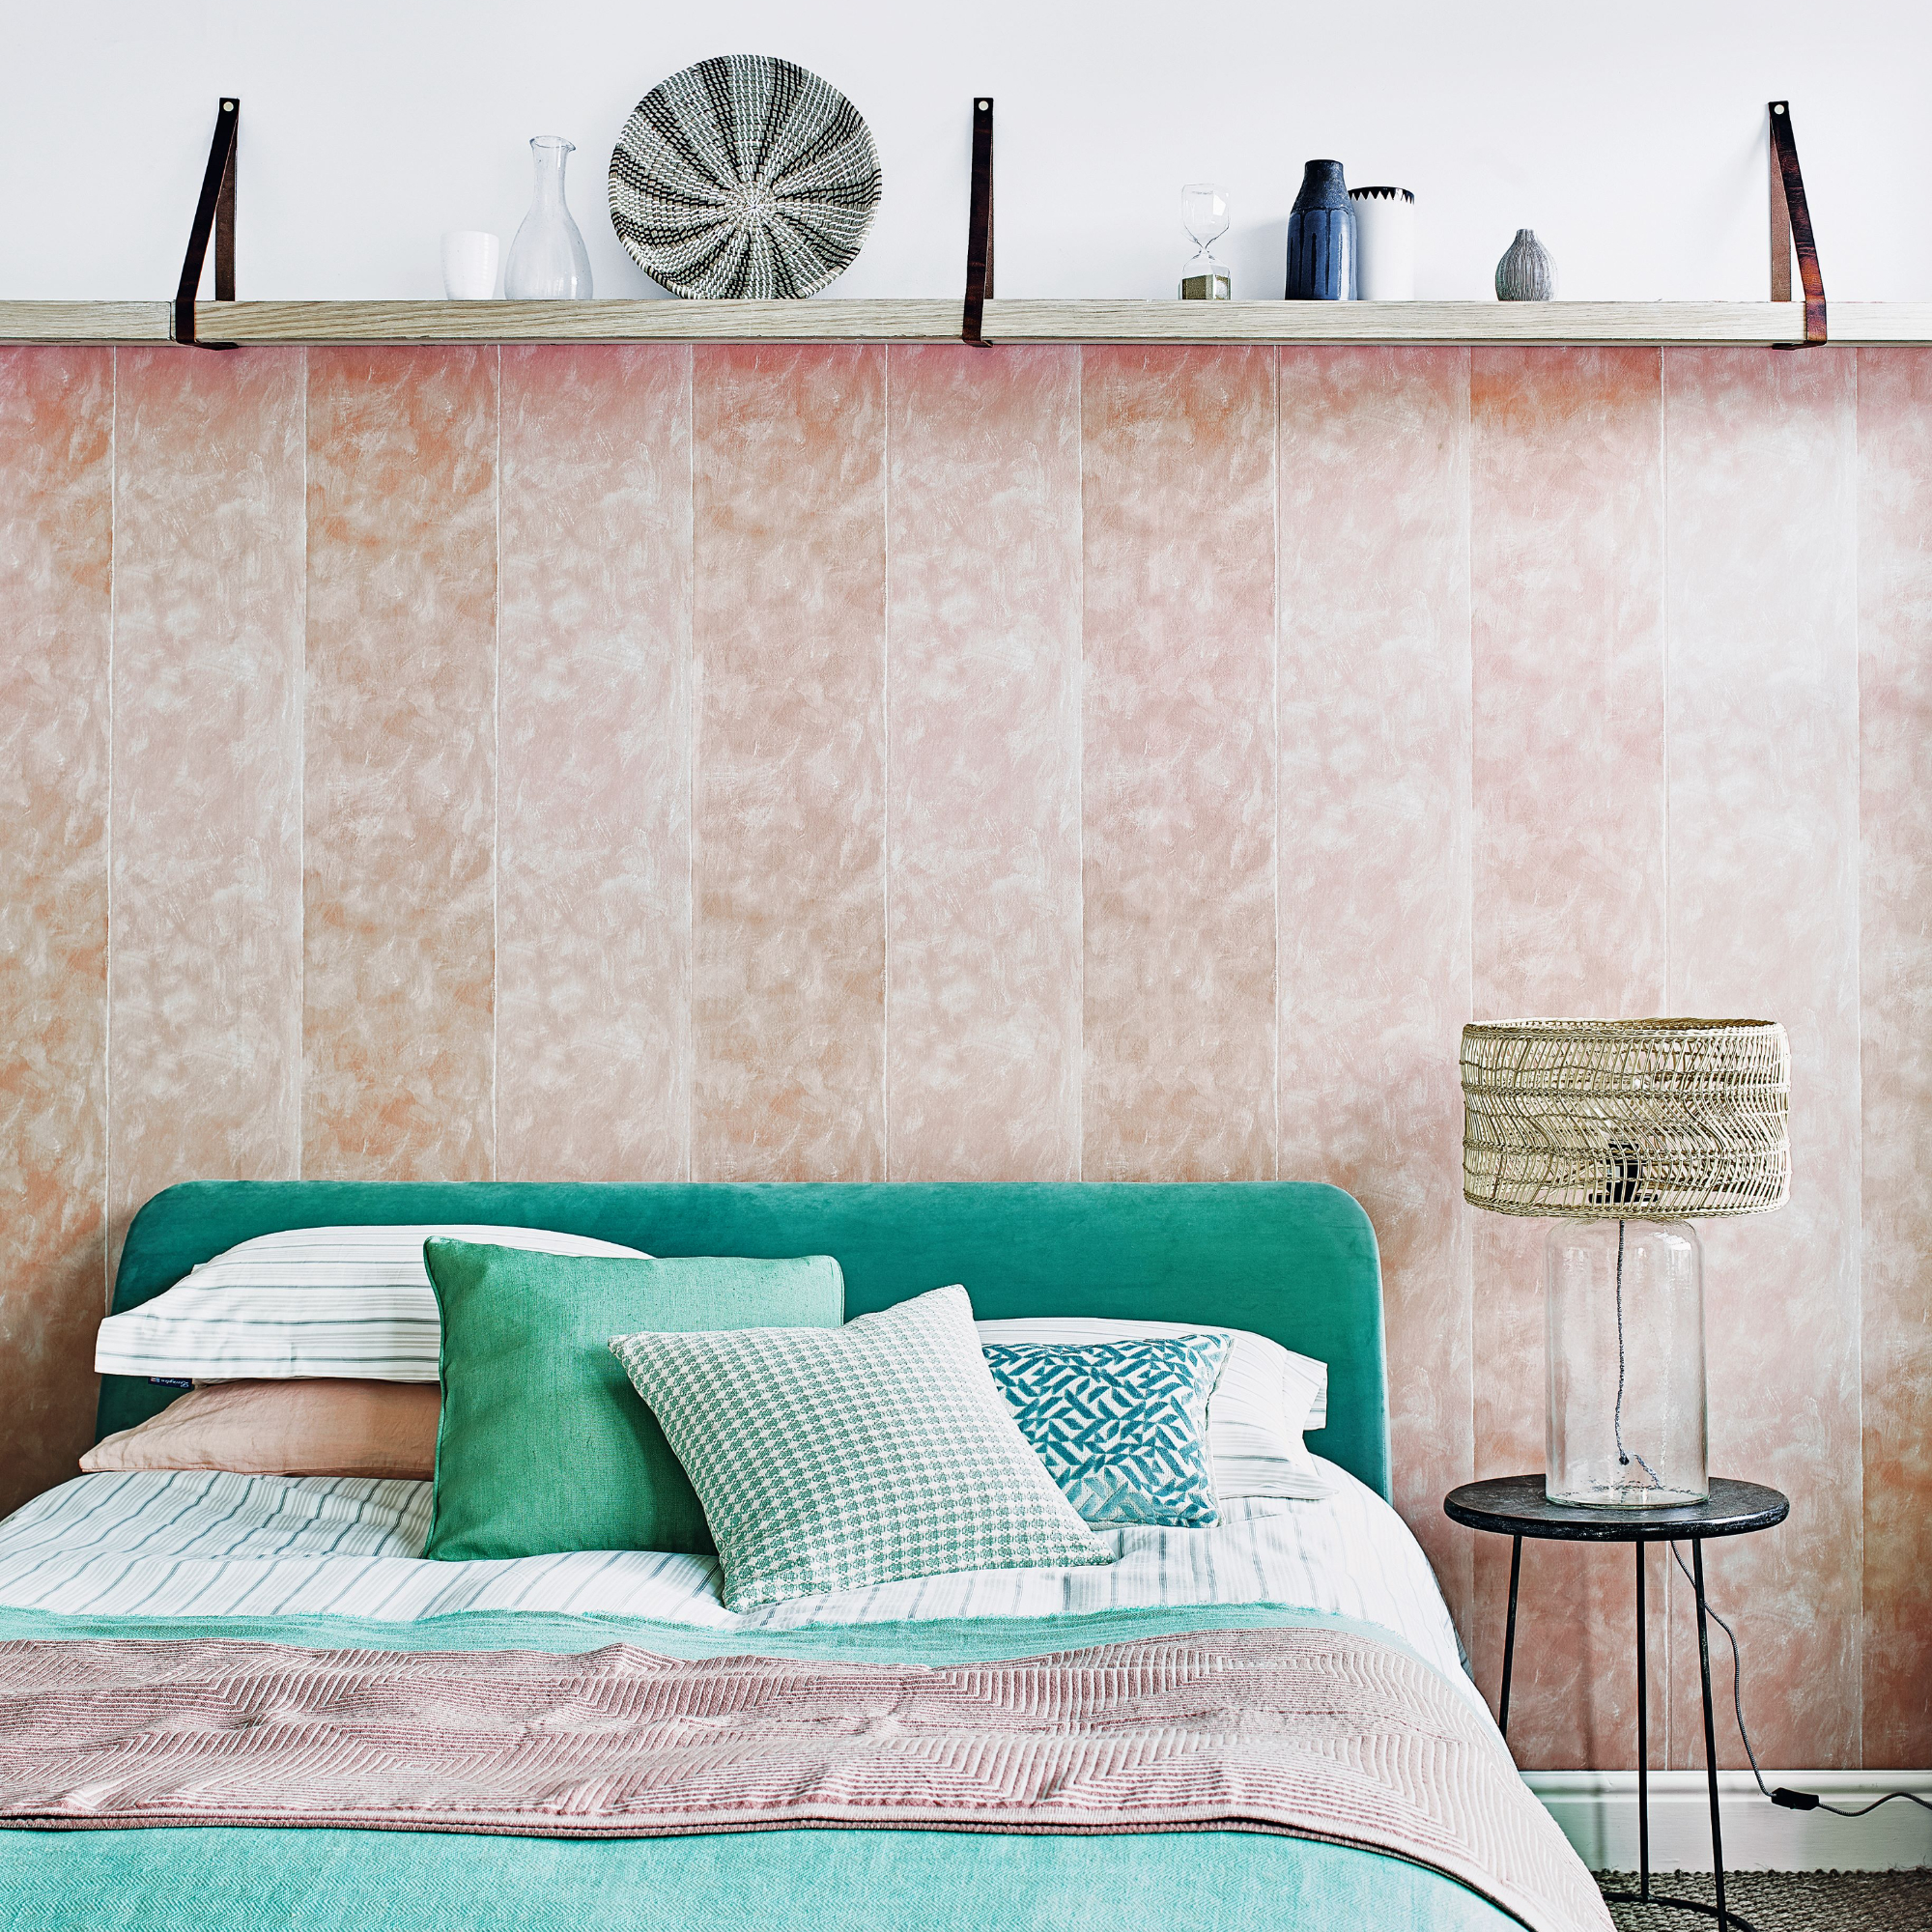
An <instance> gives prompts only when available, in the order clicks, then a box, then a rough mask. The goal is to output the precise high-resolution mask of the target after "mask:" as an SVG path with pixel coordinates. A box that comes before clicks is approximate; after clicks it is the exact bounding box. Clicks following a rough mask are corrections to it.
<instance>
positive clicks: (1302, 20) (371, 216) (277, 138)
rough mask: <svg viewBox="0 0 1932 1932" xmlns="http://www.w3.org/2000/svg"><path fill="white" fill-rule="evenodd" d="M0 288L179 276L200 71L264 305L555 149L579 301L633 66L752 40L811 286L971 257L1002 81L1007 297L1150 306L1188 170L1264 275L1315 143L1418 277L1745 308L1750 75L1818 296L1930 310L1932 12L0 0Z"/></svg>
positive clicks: (1755, 117)
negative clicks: (1804, 206)
mask: <svg viewBox="0 0 1932 1932" xmlns="http://www.w3.org/2000/svg"><path fill="white" fill-rule="evenodd" d="M0 22H4V35H3V36H0V46H4V50H5V51H4V58H0V127H4V128H6V141H5V146H4V149H0V207H4V209H5V210H6V214H5V225H4V237H5V245H4V248H0V298H45V299H74V298H109V297H119V298H143V297H146V298H159V297H165V296H169V295H171V294H172V293H173V290H174V283H175V279H176V277H177V275H178V274H179V273H180V268H181V257H182V252H183V249H184V246H185V242H186V238H187V229H188V222H189V218H190V216H191V214H192V213H193V206H194V198H195V193H196V190H197V188H198V186H199V184H200V178H201V171H202V167H203V164H204V162H205V160H206V157H207V152H208V141H209V135H210V132H211V128H212V125H213V115H214V102H215V98H216V96H217V95H218V94H221V93H223V92H234V93H237V94H239V95H240V96H241V101H242V128H241V178H240V203H239V222H240V233H239V239H238V273H239V280H240V287H241V294H242V296H244V297H256V298H274V297H280V298H297V297H312V298H345V297H357V296H359V297H368V298H378V297H392V298H393V297H411V296H414V297H422V296H438V295H440V294H441V292H442V291H441V281H440V269H439V264H438V238H439V236H440V233H441V231H442V230H444V229H445V228H453V227H477V228H494V229H496V230H497V232H498V233H499V234H500V235H501V236H502V237H503V241H504V246H505V249H506V250H507V247H508V243H509V239H510V237H511V235H512V234H513V233H514V232H515V229H516V226H517V223H518V222H519V220H520V219H521V218H522V216H523V213H524V211H525V208H526V206H527V203H528V196H529V185H528V161H527V152H526V148H525V145H524V144H525V142H526V139H527V137H528V136H529V135H531V134H536V133H561V134H565V135H568V136H569V137H570V139H572V140H573V141H575V142H576V143H577V146H578V153H577V155H576V156H574V157H573V160H572V163H571V166H572V170H573V172H572V176H571V182H570V200H571V206H572V209H573V210H574V212H575V213H576V215H577V219H578V222H579V224H580V225H581V226H582V229H583V232H584V236H585V238H586V240H587V241H588V242H589V245H590V256H591V262H592V264H593V268H594V272H595V278H596V285H597V293H598V294H599V295H603V296H619V295H633V296H636V295H647V294H651V293H654V292H655V291H654V290H653V289H652V287H651V285H650V284H649V283H648V282H647V281H646V280H645V278H644V276H643V275H642V273H641V272H640V271H639V270H638V269H637V268H636V267H635V266H634V265H633V264H632V263H631V261H630V259H629V258H628V257H627V256H626V255H625V254H624V252H623V250H622V248H621V247H620V246H619V245H618V243H617V241H616V238H615V236H614V235H613V234H612V232H611V223H610V219H609V216H608V214H607V213H606V212H605V209H606V204H605V172H606V169H607V168H608V166H609V162H610V156H611V145H612V143H613V141H614V140H615V138H616V135H617V132H618V130H619V128H621V127H622V125H623V122H624V120H625V117H626V115H627V114H628V113H629V111H630V109H631V108H632V106H633V105H634V104H635V103H636V101H637V99H639V96H640V95H642V94H643V93H644V92H645V91H646V90H647V89H648V88H649V87H651V86H652V85H653V84H654V83H655V82H657V81H659V80H661V79H662V78H664V76H665V75H667V74H668V73H671V72H674V71H676V70H677V69H679V68H681V67H684V66H687V65H688V64H690V63H691V62H693V61H696V60H699V59H702V58H703V57H704V56H706V55H709V54H720V53H770V54H781V55H784V56H786V57H787V58H789V59H792V60H795V61H798V62H799V63H801V64H802V65H803V66H805V67H808V68H810V69H811V70H813V71H815V72H818V73H820V74H823V75H824V76H825V77H826V78H827V79H828V80H830V81H831V82H832V83H833V84H834V85H835V86H837V87H839V88H841V89H842V90H843V91H844V92H845V93H846V94H847V95H848V96H850V98H851V99H852V100H853V102H854V103H855V104H856V105H857V107H858V109H859V111H860V112H861V113H862V114H863V115H864V116H865V117H866V119H867V122H868V123H869V124H870V126H871V128H872V132H873V136H874V138H875V139H876V141H877V142H878V146H879V150H880V154H881V156H882V158H883V161H884V166H885V177H886V186H885V199H884V201H883V203H882V205H881V207H880V209H879V213H878V215H877V217H876V219H875V221H874V224H873V228H872V232H871V235H870V237H869V239H868V240H867V244H866V248H865V252H864V253H863V254H862V255H861V256H860V258H859V260H858V262H857V263H856V264H855V265H854V266H853V268H852V269H851V270H850V271H849V272H848V273H847V274H846V275H845V276H844V277H843V278H842V279H841V280H839V281H838V282H837V283H835V284H834V285H833V288H832V289H831V290H830V291H829V293H830V294H833V295H840V296H937V295H952V294H955V293H957V292H958V291H959V290H960V289H961V287H962V286H963V282H964V274H965V269H964V263H965V221H966V184H967V161H968V154H969V148H970V128H969V123H970V103H971V99H972V97H973V95H974V94H975V93H976V92H988V93H991V94H992V95H994V96H995V97H996V99H997V101H998V108H997V117H998V118H997V143H998V209H999V230H998V270H999V293H1000V294H1002V295H1008V296H1045V295H1059V296H1101V295H1109V296H1171V295H1173V293H1174V283H1175V276H1176V273H1177V271H1178V270H1179V265H1180V262H1181V260H1182V259H1183V257H1184V255H1185V254H1186V253H1187V244H1186V242H1185V240H1184V238H1183V236H1182V234H1181V230H1180V227H1179V218H1178V214H1177V202H1178V197H1179V187H1180V185H1181V183H1182V182H1183V181H1192V180H1201V179H1211V180H1217V181H1219V182H1221V183H1222V184H1223V185H1225V186H1226V187H1227V188H1228V189H1229V191H1230V193H1231V195H1232V198H1233V204H1234V215H1235V226H1234V229H1233V231H1232V232H1231V234H1230V235H1229V237H1228V238H1227V240H1226V241H1224V242H1223V244H1222V246H1221V249H1220V251H1219V252H1220V253H1221V254H1222V256H1223V258H1224V259H1225V260H1227V261H1229V262H1230V263H1231V265H1232V267H1233V269H1234V271H1235V278H1236V295H1237V296H1241V297H1244V298H1262V297H1270V298H1271V297H1276V296H1279V295H1280V293H1281V255H1282V248H1283V240H1284V224H1285V222H1286V220H1287V216H1288V210H1289V206H1290V204H1291V202H1292V201H1293V197H1294V193H1295V189H1296V186H1297V185H1298V184H1299V181H1300V177H1301V164H1302V162H1303V160H1304V159H1306V158H1307V157H1308V156H1336V157H1338V158H1340V159H1341V160H1342V161H1343V162H1344V163H1345V165H1346V166H1347V169H1348V175H1349V180H1350V183H1351V184H1357V185H1360V184H1369V183H1393V184H1396V185H1401V186H1404V187H1408V188H1412V189H1413V190H1414V192H1415V194H1416V197H1417V200H1418V204H1419V210H1418V213H1419V217H1420V254H1419V261H1418V270H1417V278H1416V288H1417V294H1418V295H1421V296H1434V297H1444V298H1476V297H1485V296H1488V295H1489V294H1490V293H1491V289H1492V274H1493V271H1494V267H1495V262H1496V258H1497V256H1498V255H1500V254H1501V253H1502V251H1503V249H1504V248H1505V247H1506V246H1507V245H1508V243H1509V241H1510V238H1511V236H1512V235H1513V234H1514V233H1515V231H1516V229H1517V228H1518V227H1531V228H1534V229H1535V230H1536V232H1537V234H1538V235H1539V236H1540V237H1541V238H1542V239H1543V241H1545V242H1546V243H1547V244H1548V247H1549V249H1550V251H1551V253H1552V254H1553V255H1554V257H1555V259H1556V265H1557V273H1558V292H1559V294H1561V295H1563V296H1566V297H1577V298H1586V297H1600V298H1626V299H1647V298H1698V297H1703V298H1719V299H1752V298H1756V299H1761V298H1764V297H1765V296H1766V295H1767V294H1768V292H1769V291H1768V284H1767V270H1766V262H1765V257H1766V181H1765V102H1766V101H1767V100H1768V99H1772V98H1774V97H1777V96H1788V97H1789V98H1790V99H1791V101H1792V109H1793V119H1794V123H1795V125H1796V128H1797V130H1798V138H1799V148H1800V153H1801V155H1802V156H1803V159H1804V176H1805V182H1806V184H1807V185H1808V187H1809V189H1810V194H1811V206H1812V211H1813V214H1814V218H1815V220H1816V223H1817V229H1818V237H1819V251H1820V256H1821V259H1822V262H1823V266H1824V270H1825V280H1826V287H1827V289H1828V291H1829V292H1830V294H1831V295H1832V296H1833V297H1834V298H1845V299H1862V300H1911V299H1918V300H1925V299H1932V223H1928V220H1927V217H1926V209H1927V199H1928V194H1932V117H1928V115H1927V113H1926V111H1925V103H1924V91H1925V88H1926V85H1927V82H1928V79H1932V61H1928V55H1932V7H1927V6H1925V5H1924V4H1917V5H1907V4H1903V3H1902V0H1896V3H1895V4H1883V0H1850V4H1847V0H1839V4H1836V5H1833V6H1828V7H1820V6H1817V5H1815V4H1811V5H1801V4H1798V0H1597V4H1593V5H1580V4H1577V0H1463V4H1462V5H1448V4H1442V0H1383V4H1380V5H1378V6H1375V7H1366V6H1357V7H1353V8H1350V7H1347V6H1343V5H1335V4H1330V5H1327V6H1317V5H1312V4H1293V0H1205V4H1204V0H1164V4H1163V0H1110V4H1075V0H974V4H972V5H968V6H958V5H950V6H945V7H940V6H932V5H928V6H924V7H920V6H917V5H908V4H905V0H899V4H891V0H841V3H840V4H838V5H835V6H830V7H827V6H823V5H821V6H819V7H817V8H815V9H811V8H805V7H801V6H800V5H799V4H797V0H788V4H779V0H703V4H692V5H684V6H669V5H665V4H662V0H659V4H655V5H652V4H648V0H646V4H639V0H550V4H548V5H530V4H528V0H516V4H512V0H465V4H463V5H460V6H459V5H456V4H454V0H440V4H425V0H323V4H322V5H319V6H305V7H297V6H293V5H289V4H286V0H252V4H249V3H248V0H192V4H183V0H177V3H176V4H173V5H156V0H69V4H67V5H65V6H49V5H47V4H46V0H0Z"/></svg>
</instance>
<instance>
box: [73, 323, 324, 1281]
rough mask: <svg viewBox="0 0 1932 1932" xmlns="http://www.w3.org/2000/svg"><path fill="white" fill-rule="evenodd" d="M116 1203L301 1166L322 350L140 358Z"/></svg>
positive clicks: (116, 973) (132, 434)
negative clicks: (309, 601) (304, 710)
mask: <svg viewBox="0 0 1932 1932" xmlns="http://www.w3.org/2000/svg"><path fill="white" fill-rule="evenodd" d="M119 368H120V381H119V393H118V408H117V414H116V433H115V465H116V474H117V481H116V500H115V561H114V694H113V696H114V846H113V850H114V930H113V958H112V974H111V981H110V983H111V991H112V1014H111V1024H110V1032H109V1039H110V1055H109V1065H108V1097H109V1112H108V1123H107V1152H108V1177H109V1185H108V1205H109V1213H110V1226H111V1236H112V1245H113V1247H114V1249H115V1250H116V1251H117V1252H118V1250H119V1247H120V1243H121V1240H122V1239H123V1237H124V1236H125V1235H126V1232H127V1226H128V1220H129V1219H130V1218H131V1217H132V1215H133V1213H134V1212H135V1210H136V1209H137V1208H139V1207H140V1206H141V1204H142V1203H143V1202H144V1201H146V1200H147V1199H148V1198H149V1197H150V1196H151V1195H153V1194H156V1193H157V1192H159V1190H160V1189H161V1188H163V1187H166V1186H168V1185H169V1184H171V1183H172V1182H174V1181H177V1180H205V1179H217V1178H234V1179H289V1178H292V1177H293V1176H295V1175H296V1174H297V1173H298V1172H299V1171H300V1159H301V1121H300V1105H301V1098H300V1095H301V773H302V745H301V679H302V607H303V598H304V585H303V571H304V565H305V558H304V554H303V539H302V526H303V509H304V505H303V485H302V470H303V438H304V417H305V412H306V396H305V387H306V370H305V365H304V357H303V354H302V352H301V351H300V350H246V351H241V352H239V353H237V354H236V355H230V356H218V355H183V354H181V353H180V352H179V351H177V350H172V349H127V350H123V351H122V352H121V355H120V364H119Z"/></svg>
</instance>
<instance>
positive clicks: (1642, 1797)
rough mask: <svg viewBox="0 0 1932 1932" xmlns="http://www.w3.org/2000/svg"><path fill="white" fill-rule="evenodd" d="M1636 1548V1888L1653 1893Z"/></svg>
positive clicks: (1646, 1693)
mask: <svg viewBox="0 0 1932 1932" xmlns="http://www.w3.org/2000/svg"><path fill="white" fill-rule="evenodd" d="M1634 1548H1635V1550H1636V1865H1637V1872H1636V1890H1637V1896H1638V1897H1639V1898H1641V1899H1644V1900H1646V1901H1648V1899H1649V1897H1650V1644H1649V1641H1648V1640H1647V1638H1646V1637H1645V1635H1644V1628H1643V1545H1642V1544H1640V1543H1639V1544H1636V1545H1634Z"/></svg>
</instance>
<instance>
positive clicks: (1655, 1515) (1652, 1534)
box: [1442, 1476, 1791, 1543]
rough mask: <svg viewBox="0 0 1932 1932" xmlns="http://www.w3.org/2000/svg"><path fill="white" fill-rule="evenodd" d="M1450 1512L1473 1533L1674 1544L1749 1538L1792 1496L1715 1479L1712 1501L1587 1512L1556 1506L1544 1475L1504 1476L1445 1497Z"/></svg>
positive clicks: (1779, 1516) (1787, 1506) (1781, 1514)
mask: <svg viewBox="0 0 1932 1932" xmlns="http://www.w3.org/2000/svg"><path fill="white" fill-rule="evenodd" d="M1442 1513H1443V1515H1444V1516H1446V1517H1447V1518H1448V1519H1449V1520H1450V1521H1452V1522H1460V1523H1463V1525H1464V1526H1465V1527H1467V1528H1469V1529H1487V1530H1492V1531H1494V1532H1496V1533H1497V1534H1498V1535H1501V1536H1541V1537H1548V1538H1553V1539H1555V1540H1557V1541H1559V1542H1567V1543H1667V1542H1673V1541H1680V1540H1694V1539H1695V1538H1698V1537H1704V1536H1746V1535H1748V1534H1749V1533H1750V1532H1751V1531H1752V1530H1754V1529H1769V1528H1771V1527H1772V1525H1773V1524H1774V1523H1779V1522H1782V1521H1783V1520H1784V1519H1785V1518H1786V1517H1787V1516H1789V1515H1790V1514H1791V1502H1790V1498H1789V1497H1787V1496H1785V1495H1784V1494H1782V1493H1781V1492H1779V1491H1777V1490H1768V1489H1766V1488H1765V1487H1764V1486H1763V1485H1762V1484H1761V1483H1737V1482H1733V1481H1732V1480H1731V1479H1730V1478H1729V1477H1728V1476H1713V1477H1712V1478H1711V1499H1710V1501H1709V1502H1702V1503H1680V1504H1678V1505H1677V1506H1676V1507H1675V1508H1673V1509H1580V1508H1577V1506H1576V1505H1574V1504H1571V1503H1552V1502H1551V1501H1550V1500H1549V1499H1548V1496H1546V1495H1545V1494H1544V1493H1543V1478H1542V1477H1541V1476H1497V1477H1494V1478H1492V1480H1491V1481H1489V1482H1487V1483H1464V1484H1463V1487H1462V1488H1461V1489H1460V1490H1451V1491H1450V1492H1449V1493H1448V1494H1447V1495H1446V1496H1444V1497H1443V1498H1442Z"/></svg>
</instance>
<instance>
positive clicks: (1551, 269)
mask: <svg viewBox="0 0 1932 1932" xmlns="http://www.w3.org/2000/svg"><path fill="white" fill-rule="evenodd" d="M1555 294H1556V264H1555V263H1554V262H1552V261H1551V260H1550V259H1549V250H1548V248H1546V247H1545V246H1544V245H1543V243H1542V242H1541V241H1538V240H1537V239H1536V237H1535V235H1534V234H1533V233H1532V232H1531V231H1530V230H1529V229H1527V228H1519V229H1518V230H1517V231H1516V240H1515V241H1512V242H1511V243H1510V244H1509V246H1508V247H1507V248H1505V249H1504V250H1503V258H1502V260H1501V261H1500V262H1498V263H1497V264H1496V299H1497V300H1498V301H1506V302H1547V301H1549V300H1551V299H1553V298H1554V297H1555Z"/></svg>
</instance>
